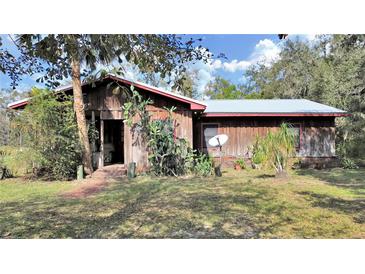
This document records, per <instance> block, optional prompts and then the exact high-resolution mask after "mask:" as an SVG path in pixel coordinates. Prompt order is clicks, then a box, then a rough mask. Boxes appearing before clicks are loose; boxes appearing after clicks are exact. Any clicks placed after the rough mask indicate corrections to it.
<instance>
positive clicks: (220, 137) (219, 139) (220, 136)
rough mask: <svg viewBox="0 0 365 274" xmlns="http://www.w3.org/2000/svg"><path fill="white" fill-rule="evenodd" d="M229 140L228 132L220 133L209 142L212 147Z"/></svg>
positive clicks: (219, 145) (221, 144)
mask: <svg viewBox="0 0 365 274" xmlns="http://www.w3.org/2000/svg"><path fill="white" fill-rule="evenodd" d="M227 141H228V136H227V135H226V134H218V135H215V136H214V137H212V138H210V139H209V141H208V144H209V145H210V146H212V147H221V146H223V145H224V144H225V143H227Z"/></svg>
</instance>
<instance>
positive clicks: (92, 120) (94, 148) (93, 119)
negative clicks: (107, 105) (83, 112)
mask: <svg viewBox="0 0 365 274" xmlns="http://www.w3.org/2000/svg"><path fill="white" fill-rule="evenodd" d="M91 124H92V125H93V126H95V111H91ZM91 149H92V152H93V153H94V152H96V143H95V140H93V142H92V144H91Z"/></svg>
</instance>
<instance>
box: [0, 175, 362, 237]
mask: <svg viewBox="0 0 365 274" xmlns="http://www.w3.org/2000/svg"><path fill="white" fill-rule="evenodd" d="M79 184H80V183H75V182H54V183H47V182H22V181H21V180H20V179H11V180H5V181H2V182H1V183H0V237H1V238H365V169H358V170H342V169H332V170H300V171H297V172H295V173H293V174H291V176H290V178H289V179H288V180H286V181H284V180H279V179H276V178H275V177H274V176H273V175H272V174H270V173H267V172H263V171H256V170H249V171H239V172H236V171H233V170H228V171H227V172H225V173H224V174H223V177H222V178H214V177H212V178H182V179H181V178H179V179H175V178H172V179H171V178H162V179H161V178H160V179H158V178H151V177H138V178H136V179H134V180H130V181H128V180H121V181H115V182H113V183H111V184H110V185H109V186H108V187H107V188H106V189H104V190H103V191H102V192H99V193H97V194H95V195H93V196H89V197H86V198H80V199H66V198H62V196H61V195H60V194H61V193H63V192H65V191H69V190H71V189H73V188H76V187H78V186H79Z"/></svg>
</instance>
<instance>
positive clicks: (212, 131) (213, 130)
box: [202, 124, 218, 148]
mask: <svg viewBox="0 0 365 274" xmlns="http://www.w3.org/2000/svg"><path fill="white" fill-rule="evenodd" d="M202 132H203V138H202V139H203V140H202V141H203V148H208V147H211V146H210V145H209V143H208V141H209V139H210V138H212V137H214V136H215V135H217V134H218V124H203V125H202Z"/></svg>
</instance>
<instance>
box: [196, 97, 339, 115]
mask: <svg viewBox="0 0 365 274" xmlns="http://www.w3.org/2000/svg"><path fill="white" fill-rule="evenodd" d="M203 102H204V103H205V104H206V105H207V108H206V110H205V112H204V113H207V114H214V113H227V114H229V113H242V114H254V113H255V114H256V113H262V114H275V113H277V114H346V111H343V110H340V109H337V108H334V107H330V106H327V105H324V104H320V103H316V102H313V101H310V100H306V99H262V100H255V99H246V100H206V101H203Z"/></svg>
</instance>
